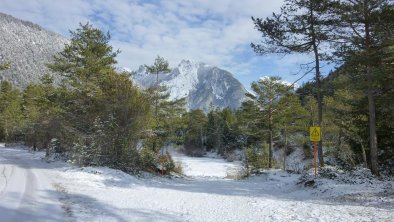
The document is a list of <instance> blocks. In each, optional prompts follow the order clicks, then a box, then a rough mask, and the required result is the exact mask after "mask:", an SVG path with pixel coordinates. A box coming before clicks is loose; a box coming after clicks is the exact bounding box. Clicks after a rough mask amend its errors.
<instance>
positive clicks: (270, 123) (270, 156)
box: [268, 107, 273, 168]
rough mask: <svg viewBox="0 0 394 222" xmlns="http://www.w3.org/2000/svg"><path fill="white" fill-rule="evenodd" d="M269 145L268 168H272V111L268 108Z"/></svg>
mask: <svg viewBox="0 0 394 222" xmlns="http://www.w3.org/2000/svg"><path fill="white" fill-rule="evenodd" d="M268 112H269V114H268V115H269V117H268V118H269V133H270V135H269V144H268V168H272V140H273V135H272V134H273V132H272V131H273V129H272V109H271V107H269V110H268Z"/></svg>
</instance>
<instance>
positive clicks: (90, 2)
mask: <svg viewBox="0 0 394 222" xmlns="http://www.w3.org/2000/svg"><path fill="white" fill-rule="evenodd" d="M282 3H283V0H157V1H156V0H149V1H143V0H67V1H66V0H2V3H1V9H0V11H1V12H4V13H7V14H10V15H13V16H15V17H17V18H20V19H23V20H28V21H31V22H34V23H37V24H39V25H41V26H43V27H44V28H47V29H49V30H51V31H55V32H58V33H60V34H62V35H64V36H66V37H68V36H69V34H68V33H69V32H68V30H75V29H76V28H77V27H78V24H79V23H80V22H81V23H86V22H90V23H92V24H93V25H94V26H95V27H98V28H100V29H102V30H103V31H109V32H110V33H111V36H112V39H111V44H112V45H113V46H114V48H115V49H120V50H121V51H122V52H121V54H119V55H118V64H119V66H121V67H126V68H130V69H132V70H135V69H137V68H138V67H139V65H142V64H151V63H153V61H154V59H155V57H156V56H157V55H160V56H162V57H164V58H165V59H167V60H168V61H169V62H170V65H171V66H177V64H178V63H179V62H180V61H181V60H182V59H191V60H195V61H201V62H205V63H207V64H210V65H215V66H218V67H220V68H223V69H226V70H228V71H230V72H232V73H233V74H234V76H235V77H236V78H237V79H238V80H240V81H241V82H242V83H243V84H244V86H245V87H246V88H249V86H250V83H251V82H252V81H255V80H257V79H258V78H259V77H262V76H269V75H279V76H281V77H282V78H283V79H284V80H286V81H289V82H292V81H294V80H296V79H298V78H299V77H300V75H294V74H296V73H297V72H298V71H299V65H300V64H302V63H307V62H309V61H310V59H309V58H308V56H300V55H291V56H287V57H284V58H283V57H280V56H275V55H269V56H258V55H256V54H255V53H254V52H253V50H252V49H251V47H250V43H251V42H255V43H258V42H259V39H260V34H259V32H258V31H257V30H255V29H254V26H253V22H252V20H251V16H254V17H267V16H270V15H271V14H272V12H277V11H278V10H279V8H280V6H281V5H282ZM323 74H326V73H323ZM312 78H313V74H310V75H308V76H306V77H305V78H303V79H302V80H301V81H300V83H302V82H303V81H308V80H310V79H312Z"/></svg>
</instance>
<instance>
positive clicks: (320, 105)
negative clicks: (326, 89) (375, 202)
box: [310, 2, 324, 167]
mask: <svg viewBox="0 0 394 222" xmlns="http://www.w3.org/2000/svg"><path fill="white" fill-rule="evenodd" d="M311 4H312V2H311ZM310 18H311V21H312V24H311V27H310V30H311V38H312V46H313V54H314V56H315V72H316V76H315V78H316V85H317V90H316V100H317V109H318V117H319V119H318V125H319V127H320V128H322V125H323V96H322V88H321V81H320V58H319V50H318V48H317V42H316V33H315V27H314V23H313V21H314V15H313V6H312V5H311V9H310ZM322 131H323V129H322V130H321V131H320V133H321V132H322ZM317 156H318V158H319V164H320V166H321V167H323V166H324V159H323V141H322V136H321V135H320V141H319V143H318V147H317Z"/></svg>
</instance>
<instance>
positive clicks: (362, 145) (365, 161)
mask: <svg viewBox="0 0 394 222" xmlns="http://www.w3.org/2000/svg"><path fill="white" fill-rule="evenodd" d="M360 144H361V152H362V154H363V162H364V167H365V168H367V167H368V162H367V154H366V152H365V147H364V144H363V143H362V141H360Z"/></svg>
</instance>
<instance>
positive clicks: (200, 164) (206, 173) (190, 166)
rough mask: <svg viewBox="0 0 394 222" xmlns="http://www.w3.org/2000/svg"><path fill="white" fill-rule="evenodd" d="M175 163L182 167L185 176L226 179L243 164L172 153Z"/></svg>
mask: <svg viewBox="0 0 394 222" xmlns="http://www.w3.org/2000/svg"><path fill="white" fill-rule="evenodd" d="M171 155H172V158H173V159H174V161H175V162H179V161H180V163H181V165H182V169H183V174H185V175H186V176H189V177H193V178H205V179H208V178H226V177H229V176H232V175H233V174H235V173H236V171H237V169H240V168H241V162H240V161H235V162H227V161H225V160H224V159H220V158H217V157H216V156H213V155H212V156H210V157H198V158H195V157H188V156H185V155H183V154H180V153H177V152H171Z"/></svg>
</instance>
